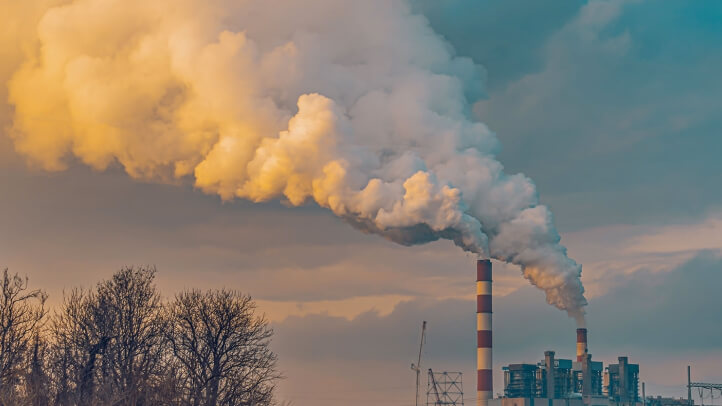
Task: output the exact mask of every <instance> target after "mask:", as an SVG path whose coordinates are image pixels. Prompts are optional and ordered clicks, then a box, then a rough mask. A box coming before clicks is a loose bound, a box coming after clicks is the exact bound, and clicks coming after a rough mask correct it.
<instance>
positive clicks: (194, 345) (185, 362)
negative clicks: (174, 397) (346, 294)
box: [166, 290, 279, 406]
mask: <svg viewBox="0 0 722 406" xmlns="http://www.w3.org/2000/svg"><path fill="white" fill-rule="evenodd" d="M168 319H169V321H170V326H171V328H169V329H168V330H167V334H166V336H167V339H168V341H169V343H170V347H171V349H172V351H173V355H174V356H175V358H176V359H177V360H178V362H179V363H180V365H182V373H183V375H184V378H185V381H184V387H183V390H184V396H183V397H184V399H183V400H184V402H183V404H185V405H194V406H198V405H203V406H220V405H222V406H237V405H254V406H261V405H270V404H271V402H272V396H273V390H274V380H275V379H276V378H278V377H279V375H278V373H277V372H276V368H275V366H276V355H275V354H274V353H273V352H271V350H270V349H269V342H270V339H271V336H272V334H273V331H272V330H271V329H270V328H269V326H268V322H267V321H266V319H265V318H264V317H262V316H257V315H256V314H255V303H254V302H253V301H252V300H251V298H250V296H245V295H242V294H240V293H238V292H235V291H227V290H218V291H209V292H205V293H201V292H200V291H197V290H192V291H186V292H183V293H181V294H179V295H177V296H176V298H175V301H173V303H172V304H170V306H169V309H168Z"/></svg>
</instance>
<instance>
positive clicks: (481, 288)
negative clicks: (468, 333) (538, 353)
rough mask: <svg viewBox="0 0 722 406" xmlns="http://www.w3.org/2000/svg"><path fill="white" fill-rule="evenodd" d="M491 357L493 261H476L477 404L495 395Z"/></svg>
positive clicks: (482, 404) (485, 404)
mask: <svg viewBox="0 0 722 406" xmlns="http://www.w3.org/2000/svg"><path fill="white" fill-rule="evenodd" d="M492 368H493V365H492V359H491V261H489V260H488V259H481V260H478V261H476V369H477V380H476V405H477V406H487V405H488V403H489V399H491V398H492V397H493V395H494V393H493V390H494V381H493V376H492Z"/></svg>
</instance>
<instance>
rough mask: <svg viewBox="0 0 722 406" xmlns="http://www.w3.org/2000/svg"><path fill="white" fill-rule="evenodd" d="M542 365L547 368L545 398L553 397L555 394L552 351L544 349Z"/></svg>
mask: <svg viewBox="0 0 722 406" xmlns="http://www.w3.org/2000/svg"><path fill="white" fill-rule="evenodd" d="M544 365H545V366H546V369H547V388H546V389H547V398H549V399H554V398H555V397H556V396H555V392H556V390H555V384H556V377H555V372H556V371H555V370H554V351H544Z"/></svg>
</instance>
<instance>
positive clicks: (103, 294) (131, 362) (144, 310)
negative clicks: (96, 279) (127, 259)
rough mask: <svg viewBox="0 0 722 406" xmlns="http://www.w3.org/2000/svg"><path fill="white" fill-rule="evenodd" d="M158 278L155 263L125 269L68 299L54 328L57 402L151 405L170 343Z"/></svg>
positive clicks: (56, 318) (73, 293)
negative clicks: (165, 337)
mask: <svg viewBox="0 0 722 406" xmlns="http://www.w3.org/2000/svg"><path fill="white" fill-rule="evenodd" d="M154 278H155V269H154V268H123V269H121V270H120V271H118V272H116V273H115V274H114V275H113V276H112V278H111V279H109V280H107V281H103V282H101V283H99V284H98V285H97V287H96V289H95V290H94V291H83V290H79V289H76V290H73V291H72V292H71V294H70V295H69V296H68V297H66V298H65V300H64V304H63V307H62V310H61V311H60V312H59V313H58V314H57V315H56V317H55V318H54V320H53V324H52V329H51V331H52V338H53V342H54V351H53V353H54V358H53V366H54V371H55V373H54V374H53V376H54V386H55V388H56V393H57V395H56V403H57V404H59V405H74V404H79V405H90V404H93V405H95V404H114V405H128V406H135V405H145V404H149V402H150V399H151V398H152V397H153V396H155V387H156V386H157V385H158V383H159V382H160V380H161V374H162V364H161V362H162V358H163V344H164V340H163V334H162V330H163V329H164V320H163V314H162V311H161V309H162V303H161V298H160V294H159V293H158V291H157V289H156V287H155V285H154Z"/></svg>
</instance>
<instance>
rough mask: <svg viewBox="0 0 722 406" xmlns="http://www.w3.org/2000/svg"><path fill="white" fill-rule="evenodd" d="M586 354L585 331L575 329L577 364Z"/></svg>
mask: <svg viewBox="0 0 722 406" xmlns="http://www.w3.org/2000/svg"><path fill="white" fill-rule="evenodd" d="M587 352H588V348H587V329H585V328H578V329H577V362H582V361H583V360H584V354H586V353H587Z"/></svg>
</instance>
